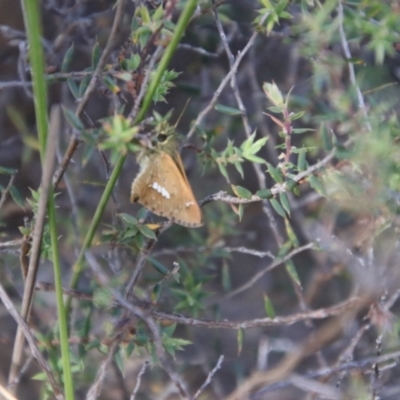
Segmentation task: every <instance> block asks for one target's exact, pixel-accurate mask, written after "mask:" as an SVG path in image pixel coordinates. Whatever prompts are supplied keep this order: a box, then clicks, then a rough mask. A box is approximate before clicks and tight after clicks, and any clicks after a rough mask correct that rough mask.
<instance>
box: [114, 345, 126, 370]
mask: <svg viewBox="0 0 400 400" xmlns="http://www.w3.org/2000/svg"><path fill="white" fill-rule="evenodd" d="M114 358H115V363H116V364H117V366H118V369H119V370H120V371H121V374H122V376H124V362H123V360H122V357H121V351H120V350H119V349H118V350H117V351H116V352H115V355H114Z"/></svg>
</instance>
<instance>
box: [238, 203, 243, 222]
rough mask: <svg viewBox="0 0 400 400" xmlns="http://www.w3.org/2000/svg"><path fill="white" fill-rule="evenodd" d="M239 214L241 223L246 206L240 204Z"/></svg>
mask: <svg viewBox="0 0 400 400" xmlns="http://www.w3.org/2000/svg"><path fill="white" fill-rule="evenodd" d="M238 213H239V221H241V220H242V218H243V213H244V204H239V207H238Z"/></svg>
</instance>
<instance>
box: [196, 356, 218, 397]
mask: <svg viewBox="0 0 400 400" xmlns="http://www.w3.org/2000/svg"><path fill="white" fill-rule="evenodd" d="M223 362H224V356H223V355H220V356H219V358H218V362H217V364H216V365H215V367H214V368H213V369H212V370H211V371H210V373H209V374H208V376H207V379H206V380H205V381H204V383H203V384H202V385H201V386H200V388H199V390H198V391H197V392H196V394H195V395H194V396H193V400H196V399H198V397H199V396H200V395H201V393H202V392H203V391H204V389H205V388H206V387H207V386H208V385H209V384H210V383H211V381H212V378H213V377H214V375H215V374H216V373H217V371H218V370H219V369H220V368H221V366H222V363H223Z"/></svg>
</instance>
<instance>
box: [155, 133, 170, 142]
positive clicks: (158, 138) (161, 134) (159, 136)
mask: <svg viewBox="0 0 400 400" xmlns="http://www.w3.org/2000/svg"><path fill="white" fill-rule="evenodd" d="M167 138H168V136H167V135H164V134H163V133H160V134H159V135H158V136H157V140H158V141H159V142H160V143H163V142H165V141H166V140H167Z"/></svg>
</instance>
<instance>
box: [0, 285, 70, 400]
mask: <svg viewBox="0 0 400 400" xmlns="http://www.w3.org/2000/svg"><path fill="white" fill-rule="evenodd" d="M0 299H1V301H2V302H3V304H4V306H5V307H6V309H7V311H8V312H9V313H10V315H11V316H12V317H13V319H14V320H15V322H16V323H17V324H18V328H20V329H21V331H22V332H23V335H24V336H25V338H26V340H27V342H28V344H29V347H30V349H31V353H32V355H33V357H35V359H36V360H37V362H38V364H39V365H40V367H41V368H42V370H43V372H44V373H45V374H46V376H47V378H48V380H49V383H50V385H51V387H52V388H53V392H54V395H55V396H56V398H57V399H59V400H63V399H64V396H63V395H62V390H61V387H60V386H59V384H58V382H57V381H56V379H55V378H54V376H53V374H52V371H51V368H50V366H49V364H48V363H47V361H46V360H45V359H44V357H43V355H42V353H41V352H40V350H39V347H38V345H37V344H36V340H35V338H34V336H33V335H32V333H31V331H30V330H29V327H28V325H27V324H26V323H25V321H24V320H23V319H22V317H21V316H20V315H19V314H18V312H17V310H16V309H15V307H14V304H13V303H12V301H11V299H10V298H9V297H8V295H7V293H6V291H5V290H4V288H3V286H2V285H1V283H0Z"/></svg>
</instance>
